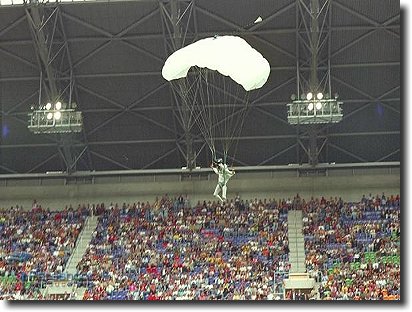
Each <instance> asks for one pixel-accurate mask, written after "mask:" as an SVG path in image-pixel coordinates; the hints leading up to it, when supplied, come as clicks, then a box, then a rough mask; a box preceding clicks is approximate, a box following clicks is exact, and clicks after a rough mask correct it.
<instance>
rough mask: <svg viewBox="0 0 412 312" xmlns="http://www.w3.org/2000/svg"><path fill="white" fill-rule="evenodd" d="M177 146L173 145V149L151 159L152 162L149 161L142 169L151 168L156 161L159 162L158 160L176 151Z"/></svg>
mask: <svg viewBox="0 0 412 312" xmlns="http://www.w3.org/2000/svg"><path fill="white" fill-rule="evenodd" d="M176 148H177V147H173V148H172V149H171V150H169V151H167V152H166V153H164V154H163V155H161V156H159V157H158V158H156V159H154V160H153V161H151V162H150V163H148V164H147V165H145V166H144V167H143V168H142V169H147V168H150V166H152V165H154V164H155V163H157V162H158V161H160V160H162V159H163V158H166V157H168V156H169V155H170V154H172V153H174V152H175V151H176Z"/></svg>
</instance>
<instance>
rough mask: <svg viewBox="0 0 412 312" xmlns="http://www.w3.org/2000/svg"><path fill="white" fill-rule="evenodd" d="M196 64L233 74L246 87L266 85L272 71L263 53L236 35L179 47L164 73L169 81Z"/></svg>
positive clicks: (169, 60) (229, 74)
mask: <svg viewBox="0 0 412 312" xmlns="http://www.w3.org/2000/svg"><path fill="white" fill-rule="evenodd" d="M192 66H198V67H201V68H208V69H211V70H216V71H218V72H219V73H221V74H222V75H225V76H229V77H230V78H232V79H233V80H234V81H236V82H237V83H238V84H240V85H242V86H243V88H244V89H245V90H246V91H250V90H254V89H259V88H260V87H262V86H263V85H264V84H265V83H266V81H267V79H268V77H269V73H270V65H269V62H268V61H267V60H266V59H265V58H264V57H263V56H262V54H260V53H259V52H258V51H256V50H255V49H254V48H252V47H251V46H250V45H249V44H248V43H247V42H246V41H245V40H244V39H242V38H240V37H236V36H215V37H210V38H205V39H201V40H199V41H196V42H195V43H192V44H190V45H188V46H186V47H184V48H181V49H179V50H177V51H176V52H174V53H173V54H172V55H170V56H169V57H168V59H167V60H166V62H165V64H164V66H163V69H162V75H163V77H164V78H165V79H166V80H168V81H171V80H175V79H179V78H183V77H186V75H187V73H188V71H189V69H190V68H191V67H192Z"/></svg>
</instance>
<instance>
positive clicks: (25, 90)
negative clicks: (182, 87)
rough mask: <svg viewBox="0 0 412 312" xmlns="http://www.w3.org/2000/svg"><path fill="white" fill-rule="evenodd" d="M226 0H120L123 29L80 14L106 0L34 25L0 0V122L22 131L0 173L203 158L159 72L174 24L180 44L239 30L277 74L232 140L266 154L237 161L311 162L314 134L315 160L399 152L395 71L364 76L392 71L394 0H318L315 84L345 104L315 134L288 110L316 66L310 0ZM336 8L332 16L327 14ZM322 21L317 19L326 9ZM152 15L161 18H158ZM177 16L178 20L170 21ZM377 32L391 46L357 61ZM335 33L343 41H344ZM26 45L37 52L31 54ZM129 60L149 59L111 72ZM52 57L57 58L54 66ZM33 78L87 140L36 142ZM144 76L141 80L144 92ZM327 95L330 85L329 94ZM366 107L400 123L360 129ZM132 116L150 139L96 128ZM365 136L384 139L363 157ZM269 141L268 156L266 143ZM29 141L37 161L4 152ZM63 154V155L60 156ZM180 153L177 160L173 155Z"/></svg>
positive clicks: (390, 156) (55, 6)
mask: <svg viewBox="0 0 412 312" xmlns="http://www.w3.org/2000/svg"><path fill="white" fill-rule="evenodd" d="M377 1H379V0H377ZM232 2H233V1H231V0H228V1H227V3H226V2H225V4H223V2H222V3H219V4H216V5H218V7H216V8H214V7H213V6H211V5H209V4H208V3H209V2H208V1H202V0H198V1H183V0H175V1H154V0H153V1H149V0H147V1H119V2H117V3H116V5H114V4H113V5H112V7H116V8H117V10H120V11H121V12H122V13H121V14H122V16H124V17H126V18H125V22H124V23H123V24H122V25H119V26H118V27H115V26H116V25H117V24H116V23H115V22H113V21H114V18H115V17H116V16H114V17H113V20H111V22H106V20H107V17H105V15H104V14H100V16H98V15H97V14H95V16H93V14H89V15H90V16H91V17H90V18H89V17H88V18H86V17H85V16H86V15H85V14H83V13H82V12H83V11H84V10H86V11H87V10H88V12H90V13H91V12H94V11H95V10H96V12H101V13H102V12H105V11H104V10H105V8H104V6H103V4H102V3H100V4H99V3H98V2H96V3H88V4H87V5H81V4H79V6H78V7H77V8H76V5H70V6H65V3H64V2H61V3H55V2H53V3H47V4H44V5H43V6H42V8H41V9H37V11H38V13H37V14H38V16H39V18H40V21H42V18H43V22H45V21H47V23H45V24H46V25H45V26H43V27H42V28H41V29H39V30H40V31H38V30H37V29H36V28H35V23H33V22H35V20H36V17H35V15H36V13H35V11H33V10H32V8H30V9H28V11H29V12H28V13H27V12H26V11H25V7H24V6H21V5H12V6H0V10H5V11H7V10H13V14H11V15H10V16H12V17H10V19H8V20H6V19H3V21H0V38H1V40H0V56H1V57H0V69H1V73H2V75H1V76H0V84H1V87H2V88H3V91H2V92H1V93H0V95H1V97H2V99H0V100H1V102H2V111H1V117H2V120H3V125H4V124H7V125H8V126H9V127H10V128H11V129H12V130H13V129H17V130H15V131H16V132H19V135H18V136H17V137H16V139H14V138H13V140H11V139H10V140H8V139H7V137H5V138H3V139H2V143H1V144H0V155H1V156H0V171H1V172H10V173H16V172H17V173H24V172H38V171H39V170H40V171H41V170H44V169H43V168H45V167H48V166H49V165H50V164H52V163H55V162H56V159H58V158H59V157H60V158H61V159H63V163H64V166H63V167H62V168H61V169H62V170H66V169H67V164H66V162H67V163H68V167H69V168H70V167H72V168H73V171H74V170H76V169H77V170H108V169H110V170H115V169H143V168H171V167H179V168H180V167H181V166H183V165H189V163H190V162H188V160H193V159H196V158H197V160H196V162H197V163H199V164H200V165H204V162H205V155H203V154H202V153H201V151H202V149H201V147H202V142H201V139H200V137H197V136H192V137H190V136H188V135H187V134H188V133H190V132H187V131H186V132H185V131H183V130H182V129H184V122H183V121H185V118H184V116H183V118H181V117H182V116H180V115H179V112H178V111H177V109H176V106H175V102H174V100H173V99H174V97H173V94H171V91H170V90H169V87H168V84H167V82H164V81H162V79H161V73H160V70H161V66H162V64H163V62H164V60H165V58H166V57H167V55H168V54H170V52H171V51H172V50H173V42H174V41H175V39H174V38H173V34H175V33H176V34H179V32H177V31H181V33H180V36H181V38H182V40H184V42H185V43H186V44H187V43H188V42H190V41H192V40H194V39H195V38H198V37H204V36H211V35H214V34H215V33H216V32H217V31H218V32H219V33H221V34H229V33H230V34H237V35H240V36H244V37H245V38H246V39H247V40H248V41H250V42H251V43H253V44H254V45H256V46H257V47H258V49H260V50H261V51H262V53H264V54H265V56H268V57H269V58H270V64H271V76H270V77H271V79H272V80H271V81H269V85H268V88H267V89H264V90H262V93H261V95H260V96H259V97H258V98H256V99H254V101H253V108H252V110H251V113H250V123H251V124H252V125H255V126H256V125H259V127H257V128H256V129H260V128H261V129H262V131H258V130H253V127H252V126H251V127H249V128H246V130H245V132H244V133H243V135H242V137H241V138H239V139H240V140H241V144H242V146H243V150H245V151H247V150H250V149H256V148H258V149H259V150H260V151H261V152H256V153H249V154H250V156H246V154H247V153H242V155H240V156H239V159H237V163H238V164H241V165H243V166H246V165H277V164H279V165H280V164H285V163H286V162H288V163H292V162H293V163H302V162H303V161H304V157H307V158H309V156H310V153H311V151H313V150H316V149H313V148H312V149H310V148H309V147H310V142H309V141H310V138H311V134H312V133H313V132H315V134H316V142H314V141H313V140H312V144H316V146H317V147H318V150H317V152H316V154H317V155H318V156H319V157H321V159H320V161H326V162H328V161H335V159H336V157H338V158H339V157H340V159H341V161H343V162H359V161H360V162H374V161H390V160H399V159H400V143H397V142H400V127H399V119H400V94H399V93H400V84H399V83H397V80H396V79H389V78H388V79H385V81H383V80H382V79H380V80H379V81H378V80H376V79H375V80H374V81H373V82H372V81H371V82H370V83H369V82H368V81H369V80H371V79H369V77H372V78H373V77H379V76H380V75H383V73H385V74H391V73H393V75H396V74H397V75H398V76H399V67H400V58H399V56H398V55H397V54H396V53H395V52H396V51H395V52H393V51H392V50H396V49H394V48H396V46H397V45H399V42H400V12H399V10H398V11H397V10H395V9H393V7H394V6H395V7H396V5H393V4H390V5H389V4H388V3H392V2H391V1H385V2H384V1H382V3H381V4H382V5H387V4H388V10H385V12H386V11H388V13H387V14H386V15H385V14H383V13H385V12H382V11H381V12H380V13H379V12H375V10H373V9H371V10H369V11H367V10H365V8H363V6H364V5H363V3H362V2H361V1H360V2H359V3H355V2H351V3H346V2H343V1H340V0H329V1H321V0H320V4H321V5H320V9H321V8H322V7H323V10H325V11H326V8H328V19H326V20H324V19H322V23H319V25H320V26H319V36H318V38H319V46H320V47H321V48H322V49H321V52H320V53H319V55H318V60H317V70H318V73H320V74H319V81H320V82H324V83H326V84H329V85H330V84H331V83H333V86H334V88H336V91H337V92H339V94H340V96H341V98H344V100H345V110H346V112H345V116H344V118H343V120H342V122H341V123H340V124H341V125H339V126H332V127H331V126H324V127H319V128H318V129H316V131H312V132H310V131H309V130H306V131H303V129H299V130H297V129H296V130H295V129H294V128H293V127H291V126H290V125H288V123H287V121H286V115H285V108H284V107H285V104H286V103H287V102H288V101H289V96H290V94H291V93H292V92H293V91H294V89H296V86H297V85H298V86H300V87H299V90H300V92H302V88H303V86H304V85H305V83H307V82H309V81H310V78H309V77H310V76H308V74H310V73H311V66H310V64H311V61H310V59H308V58H305V56H304V54H303V51H304V50H305V49H306V51H309V50H308V49H307V48H308V47H307V46H308V42H309V41H308V40H309V38H308V37H307V31H306V29H305V23H304V22H303V20H302V19H301V17H300V16H301V14H302V12H305V11H304V10H306V9H305V7H304V5H305V6H306V7H308V4H307V3H308V2H307V1H306V2H305V1H303V0H290V1H287V0H285V1H283V2H279V3H278V2H276V3H273V1H267V3H264V1H263V2H262V3H264V4H263V5H262V7H259V6H256V8H255V6H253V7H252V6H250V5H248V2H247V1H244V2H242V4H241V5H238V4H237V5H236V6H233V5H232V4H233V3H232ZM173 3H174V4H173ZM325 3H327V4H325ZM173 5H174V8H175V9H176V10H175V9H173ZM397 5H399V3H398V4H397ZM138 6H139V8H142V9H141V10H142V12H144V13H141V15H139V14H137V15H136V13H133V14H132V12H140V11H141V10H140V9H139V10H136V8H137V7H138ZM235 7H236V10H235V9H234V8H235ZM131 8H132V9H131ZM179 8H180V11H179ZM173 10H175V11H173ZM391 10H392V11H391ZM248 11H250V14H249V15H248V14H247V13H249V12H248ZM325 11H323V12H325ZM332 11H333V12H334V14H331V13H332ZM10 12H11V11H10ZM33 12H34V13H33ZM129 12H130V13H129ZM173 12H174V13H173ZM183 13H184V14H183ZM263 13H264V14H263ZM174 14H175V15H174ZM6 15H7V16H9V15H8V14H6ZM189 15H190V16H189ZM257 15H262V16H263V17H264V19H263V22H262V23H260V24H256V25H254V26H252V27H250V26H245V25H247V24H248V23H249V22H250V20H251V18H252V17H255V16H257ZM380 15H382V17H380ZM341 16H342V17H345V21H344V22H342V21H341V20H340V17H341ZM319 17H322V18H323V17H324V15H320V16H319ZM31 20H32V21H33V22H31ZM126 20H127V21H126ZM159 20H160V21H162V23H161V24H159ZM173 20H174V21H175V25H178V26H180V27H177V28H176V27H175V28H176V29H174V28H173ZM323 20H324V22H323ZM348 21H349V22H348ZM177 22H178V23H177ZM183 22H184V23H183ZM119 23H120V22H119ZM308 23H309V21H308V20H306V26H307V27H309V28H310V23H309V24H308ZM162 25H163V26H162ZM322 25H323V26H322ZM40 27H41V26H40ZM179 28H180V30H179ZM30 29H32V30H31V33H32V35H30V36H27V35H24V34H29V33H30V32H29V31H28V30H30ZM33 30H35V31H33ZM53 33H54V35H53ZM15 34H16V35H15ZM19 34H20V35H19ZM52 37H53V39H52V40H51V38H52ZM177 37H178V36H177ZM43 38H44V40H43ZM377 38H379V45H382V44H385V43H386V42H387V46H391V47H392V49H391V51H389V50H387V51H386V52H385V53H382V55H381V54H379V53H378V52H380V50H382V49H380V48H379V45H378V43H377V44H376V46H375V47H372V49H371V51H373V52H376V53H377V55H378V54H379V55H380V56H379V57H378V56H377V57H373V53H369V56H370V57H369V58H365V57H362V55H361V54H360V52H359V51H362V50H365V47H368V48H370V47H371V44H373V42H375V41H376V39H377ZM339 40H342V41H343V40H344V42H341V43H340V42H339ZM312 41H313V40H312ZM41 42H43V43H41ZM45 43H46V45H45ZM175 44H176V42H175ZM113 47H115V49H117V50H119V51H120V52H119V54H118V55H119V56H118V57H119V59H118V60H114V59H113V57H112V55H113V54H111V51H112V50H111V49H113ZM123 49H127V51H128V53H129V54H125V53H123V52H122V51H123ZM23 51H26V52H29V51H32V54H29V53H23ZM159 51H164V54H163V53H161V54H159ZM20 52H21V53H20ZM57 52H58V53H57ZM348 54H349V55H348ZM126 55H127V56H126ZM44 57H49V60H53V61H52V64H51V65H54V66H52V68H54V71H52V72H50V70H49V72H48V70H47V68H45V65H44V64H46V63H45V62H43V61H42V58H44ZM131 58H133V59H137V60H138V59H142V63H145V64H144V65H147V66H137V65H136V66H135V67H133V68H132V67H130V68H128V67H124V66H123V67H119V68H116V67H114V65H113V66H111V64H110V62H108V60H110V61H112V60H113V61H114V62H115V64H120V65H121V62H119V61H124V62H125V63H128V62H130V59H131ZM46 59H47V58H46ZM3 60H4V62H3ZM116 61H118V62H116ZM136 62H137V61H136ZM6 63H8V64H12V66H13V68H14V69H13V70H8V69H7V68H6V65H7V64H6ZM312 63H313V61H312ZM57 64H59V65H60V64H63V65H61V66H56V65H57ZM136 64H137V63H136ZM40 73H41V74H40ZM298 73H299V75H300V76H301V77H300V78H299V81H297V78H296V77H297V75H298ZM348 73H350V74H348ZM294 74H296V75H294ZM294 76H295V77H294ZM53 77H54V78H53ZM357 77H359V79H358V78H357ZM391 77H392V76H391ZM393 77H394V78H396V77H397V76H393ZM359 80H362V81H361V82H359ZM53 81H54V82H53ZM108 81H113V84H116V85H121V84H122V83H124V82H125V81H126V82H127V81H133V83H134V82H136V83H137V85H136V87H135V89H136V90H135V91H134V92H130V96H129V97H128V98H127V99H120V98H117V96H116V94H115V93H113V92H111V93H109V92H106V91H107V87H106V85H105V83H107V82H108ZM391 81H393V83H392V84H391V83H390V82H391ZM40 83H41V84H42V91H41V93H42V95H41V96H45V95H46V93H47V92H49V93H51V92H53V91H52V90H53V88H54V87H53V85H56V89H58V90H64V89H65V88H66V92H67V94H71V97H72V101H75V102H76V103H77V105H78V107H79V108H81V110H82V112H84V114H85V126H86V127H85V129H84V131H83V132H82V136H80V137H77V138H74V139H72V140H70V141H69V143H68V144H67V143H66V148H65V147H64V146H65V144H64V142H63V141H62V140H61V139H60V138H56V137H53V136H50V135H47V136H45V137H44V140H42V141H39V140H29V139H24V138H25V137H27V136H28V134H27V133H26V132H24V130H23V126H24V128H26V126H27V119H26V116H27V113H28V111H29V109H30V106H31V105H32V104H33V103H36V102H37V101H38V98H39V96H40V94H39V93H40V91H39V85H40ZM14 84H19V87H20V89H21V90H22V92H19V93H18V94H17V93H16V94H15V96H14V97H12V96H9V95H8V90H7V89H12V88H11V87H12V86H13V85H14ZM144 84H146V87H145V88H142V89H140V87H141V86H143V85H144ZM131 85H132V84H131V83H130V86H131ZM61 86H63V88H62V87H61ZM46 90H47V91H46ZM333 92H335V90H332V92H331V93H333ZM154 99H155V100H154ZM171 99H172V101H171ZM377 103H378V104H379V107H378V108H379V109H380V110H383V111H384V113H383V116H382V117H379V116H380V115H379V111H378V109H377V108H376V106H377V105H378V104H377ZM373 113H374V114H375V115H376V114H378V117H379V118H381V124H382V125H383V124H385V125H388V124H394V123H396V121H398V125H397V126H389V127H384V128H382V127H378V126H375V127H367V124H371V123H372V121H371V120H369V119H367V121H365V126H364V127H362V123H360V122H359V119H361V120H364V118H367V116H368V115H370V114H373ZM130 116H133V118H135V120H136V123H144V124H145V125H147V127H149V128H150V131H151V132H152V134H156V135H151V136H148V135H147V134H146V133H142V134H140V135H139V134H138V133H137V135H136V136H124V135H123V134H127V129H125V130H124V131H123V132H122V133H120V134H119V136H117V137H115V136H114V135H113V136H107V137H102V136H99V133H100V132H101V131H103V132H105V133H108V132H109V133H110V132H111V130H110V129H111V127H113V125H116V124H122V123H123V122H124V121H125V120H126V118H128V117H130ZM162 116H170V117H171V118H169V117H168V118H166V117H165V118H162ZM352 120H353V121H352ZM186 122H187V120H186ZM189 126H190V125H189ZM186 128H187V129H189V127H186ZM365 140H371V141H372V142H377V141H378V142H382V143H381V144H386V145H384V147H385V148H381V149H379V150H377V149H373V148H371V150H370V152H368V153H366V152H362V150H361V149H362V142H365ZM385 142H388V143H385ZM394 143H396V144H394ZM190 145H192V147H193V145H194V146H195V149H196V152H197V155H194V154H196V153H195V152H191V153H190V148H189V147H190ZM126 147H128V148H129V147H133V148H135V149H136V150H147V149H151V150H153V151H154V153H153V156H152V157H150V158H149V157H147V158H141V163H139V164H138V165H137V166H136V165H133V164H130V163H128V162H127V161H125V160H124V159H125V158H122V157H117V155H115V154H114V153H113V152H112V150H116V151H118V153H119V154H126V152H123V150H124V149H125V148H126ZM159 147H164V150H160V149H159V152H158V153H156V150H157V149H158V148H159ZM267 148H268V152H267V153H266V152H264V150H266V149H267ZM28 149H30V150H31V151H33V152H36V153H37V155H38V157H36V158H35V159H33V161H30V160H28V161H27V162H25V163H23V162H20V161H15V162H13V161H12V160H11V159H12V156H11V155H14V154H16V155H17V154H20V151H26V150H28ZM70 149H71V153H73V155H72V156H71V157H69V156H68V155H65V153H66V154H67V151H68V150H70ZM305 149H306V150H305ZM65 150H66V152H65ZM203 151H204V150H203ZM204 154H206V152H205V153H204ZM243 154H244V155H243ZM9 155H10V156H9ZM61 155H65V158H63V157H61ZM139 155H140V154H139ZM188 155H192V156H191V157H188ZM126 156H128V157H129V158H130V157H131V156H130V155H127V154H126ZM182 156H183V159H184V163H181V161H180V158H181V157H182ZM193 156H196V158H195V157H193ZM139 157H140V156H139ZM64 159H66V160H67V159H68V160H67V161H64ZM70 159H71V160H70ZM286 159H287V160H286ZM338 161H339V159H338ZM188 167H190V166H188Z"/></svg>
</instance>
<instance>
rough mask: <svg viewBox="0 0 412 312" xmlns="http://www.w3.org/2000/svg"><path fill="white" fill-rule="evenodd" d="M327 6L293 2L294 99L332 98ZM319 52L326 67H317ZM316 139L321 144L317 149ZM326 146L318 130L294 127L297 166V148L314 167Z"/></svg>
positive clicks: (310, 1) (328, 2)
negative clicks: (306, 137)
mask: <svg viewBox="0 0 412 312" xmlns="http://www.w3.org/2000/svg"><path fill="white" fill-rule="evenodd" d="M331 2H332V0H326V1H324V2H323V4H322V5H320V3H319V0H296V11H295V19H296V24H295V25H296V81H297V84H296V96H297V98H298V99H301V97H302V95H303V96H305V95H306V94H307V93H309V92H311V93H312V94H313V96H316V94H317V93H319V92H320V93H322V94H329V95H331V94H332V86H331V63H330V53H331V40H330V38H331V32H332V30H331V23H332V21H331V16H332V14H331ZM322 50H326V53H327V56H328V57H327V59H326V64H324V65H323V66H320V64H321V63H322V61H320V60H319V55H320V52H321V51H322ZM323 63H325V62H323ZM307 69H309V71H308V70H307ZM305 135H308V139H309V140H308V146H304V144H303V142H302V139H303V137H304V136H305ZM323 137H324V138H323ZM319 139H321V140H323V141H322V144H321V146H320V148H319V147H318V140H319ZM327 142H328V140H327V135H323V134H322V128H319V126H317V125H307V126H306V125H297V127H296V145H295V147H296V158H297V159H296V161H297V162H301V158H302V157H301V155H300V149H299V146H300V147H302V149H303V150H304V151H305V154H306V155H307V156H308V161H309V164H310V165H311V166H312V167H316V166H317V164H318V162H319V160H318V158H319V155H320V152H321V151H322V149H323V148H324V147H325V146H326V144H327Z"/></svg>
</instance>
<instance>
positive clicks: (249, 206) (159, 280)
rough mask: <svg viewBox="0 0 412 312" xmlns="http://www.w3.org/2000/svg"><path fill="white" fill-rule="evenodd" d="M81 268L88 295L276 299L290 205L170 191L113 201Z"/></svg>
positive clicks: (285, 256)
mask: <svg viewBox="0 0 412 312" xmlns="http://www.w3.org/2000/svg"><path fill="white" fill-rule="evenodd" d="M100 210H101V211H100V212H97V214H99V215H100V217H99V224H98V227H97V229H96V231H95V232H94V238H93V239H92V241H91V243H90V246H89V248H88V250H87V253H86V255H85V256H84V257H83V259H82V260H81V261H80V263H79V265H78V270H79V276H78V278H79V279H80V280H81V281H82V285H83V286H85V285H87V286H88V290H87V291H86V293H85V295H84V299H85V300H88V299H95V300H99V299H138V300H139V299H141V300H191V299H196V300H213V299H218V300H219V299H227V300H232V299H233V300H236V299H246V300H248V299H251V300H257V299H275V297H274V291H275V292H279V293H280V292H281V289H279V288H278V289H276V288H277V287H280V286H279V285H281V280H277V281H276V280H274V279H275V276H274V272H275V271H276V272H277V271H287V269H288V266H287V260H288V240H287V210H288V207H287V206H283V207H278V205H277V204H276V202H275V201H271V200H269V201H267V200H263V201H261V200H257V199H255V200H254V201H250V202H248V201H246V202H243V201H242V200H240V199H239V198H236V199H234V200H232V201H229V202H228V203H226V204H225V205H221V204H219V203H217V202H198V203H197V204H196V205H195V206H194V207H193V208H192V207H190V206H189V205H187V201H184V200H182V197H180V199H179V198H177V199H175V200H171V199H170V198H169V197H168V196H167V195H166V196H163V197H162V198H160V199H157V200H156V201H155V203H154V205H153V206H152V207H151V206H150V205H149V204H148V203H137V204H135V205H126V204H123V205H122V206H117V205H110V207H108V208H107V209H104V210H102V209H100Z"/></svg>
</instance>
